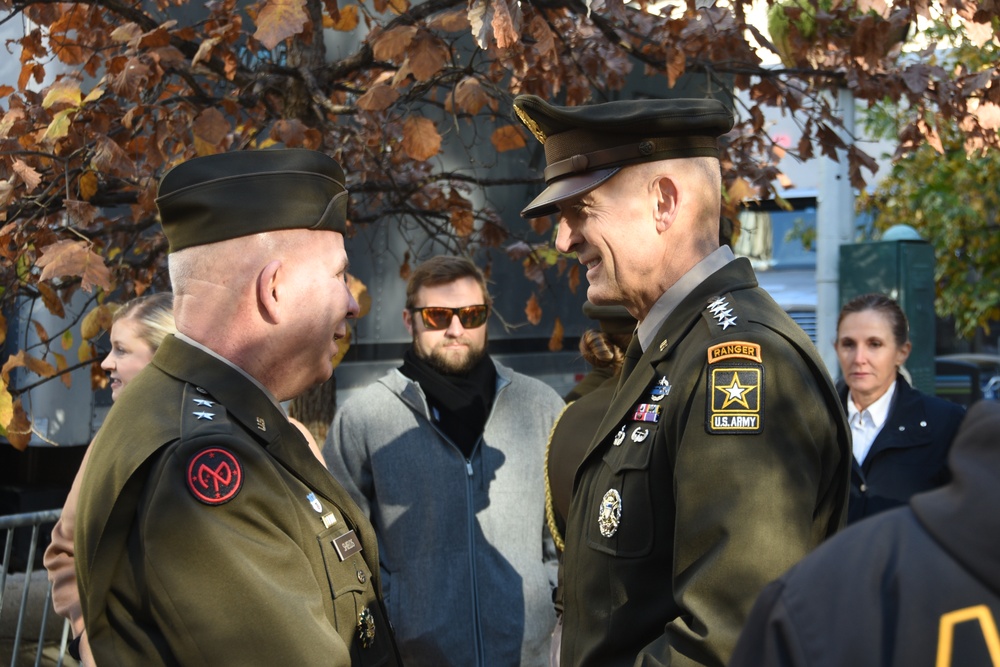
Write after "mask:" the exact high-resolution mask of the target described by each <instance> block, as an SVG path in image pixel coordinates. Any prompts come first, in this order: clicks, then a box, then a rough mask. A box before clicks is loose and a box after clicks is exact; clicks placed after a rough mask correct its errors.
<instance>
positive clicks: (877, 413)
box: [847, 380, 896, 429]
mask: <svg viewBox="0 0 1000 667" xmlns="http://www.w3.org/2000/svg"><path fill="white" fill-rule="evenodd" d="M895 393H896V381H895V380H893V381H892V384H890V385H889V388H888V389H887V390H886V391H885V393H884V394H882V395H881V396H880V397H879V398H878V400H877V401H875V402H874V403H872V404H871V405H869V406H868V407H867V408H865V409H864V410H858V407H857V406H856V405H854V399H853V398H852V397H851V394H850V392H848V394H847V419H848V421H849V422H850V423H852V424H853V423H854V417H855V415H857V414H858V413H859V412H860V413H861V414H862V415H864V413H866V412H867V413H868V416H869V417H871V420H872V423H873V424H874V425H875V428H879V429H881V428H882V426H883V424H885V420H886V419H888V418H889V406H891V405H892V396H893V394H895Z"/></svg>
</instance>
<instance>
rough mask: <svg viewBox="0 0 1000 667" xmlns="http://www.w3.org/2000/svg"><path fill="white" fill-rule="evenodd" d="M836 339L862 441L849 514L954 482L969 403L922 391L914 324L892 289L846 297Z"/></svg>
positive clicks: (844, 390)
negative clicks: (951, 465) (951, 456)
mask: <svg viewBox="0 0 1000 667" xmlns="http://www.w3.org/2000/svg"><path fill="white" fill-rule="evenodd" d="M834 345H835V347H836V349H837V359H838V361H839V362H840V371H841V374H842V376H843V383H842V384H841V385H840V387H839V388H840V398H841V400H842V401H843V403H844V407H845V408H846V410H847V416H848V421H849V422H850V425H851V434H852V436H853V445H854V462H853V465H852V470H851V496H850V503H849V506H848V513H847V522H848V523H853V522H855V521H858V520H860V519H863V518H865V517H868V516H871V515H872V514H876V513H878V512H882V511H884V510H887V509H890V508H892V507H896V506H898V505H902V504H904V503H905V502H906V501H907V500H909V498H910V496H912V495H913V494H915V493H920V492H921V491H928V490H930V489H933V488H935V487H938V486H941V485H943V484H945V483H947V481H948V479H949V472H948V466H947V458H948V448H949V447H950V446H951V441H952V440H953V439H954V437H955V432H956V431H957V430H958V425H959V423H960V422H961V421H962V417H963V415H964V414H965V409H964V408H963V407H962V406H960V405H957V404H955V403H951V402H949V401H945V400H943V399H940V398H936V397H934V396H927V395H925V394H923V393H921V392H920V391H918V390H917V389H914V388H913V387H911V386H910V384H909V383H908V382H907V381H906V378H904V377H903V374H902V373H901V372H900V369H901V368H902V366H903V364H904V363H906V359H907V357H909V355H910V349H911V347H912V345H911V343H910V339H909V324H908V322H907V320H906V315H905V313H903V310H902V308H900V307H899V304H898V303H896V301H894V300H893V299H890V298H889V297H887V296H885V295H884V294H878V293H872V294H863V295H861V296H858V297H855V298H854V299H851V300H850V301H848V302H847V303H846V304H844V307H843V308H842V309H841V311H840V317H839V319H838V321H837V340H836V342H835V344H834Z"/></svg>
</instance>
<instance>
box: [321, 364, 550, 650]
mask: <svg viewBox="0 0 1000 667" xmlns="http://www.w3.org/2000/svg"><path fill="white" fill-rule="evenodd" d="M494 363H495V364H496V367H497V392H496V398H495V400H494V402H493V409H492V411H491V412H490V416H489V418H488V419H487V422H486V430H485V432H484V433H483V437H482V438H480V440H479V442H478V443H477V444H476V446H475V448H474V449H473V454H472V457H471V458H469V459H466V458H465V457H464V456H463V454H462V453H461V451H460V450H459V448H458V447H457V446H455V445H454V444H453V443H452V442H451V441H450V440H449V439H448V438H447V437H446V436H445V435H444V434H443V433H441V432H440V431H439V430H437V428H435V427H434V425H433V424H432V423H431V420H430V416H429V410H428V406H427V400H426V398H425V396H424V393H423V391H422V390H421V388H420V386H419V385H418V384H417V383H416V382H414V381H412V380H410V379H409V378H407V377H406V376H404V375H403V374H402V373H400V372H399V371H398V370H392V371H390V372H389V373H387V374H386V375H385V376H383V377H382V378H381V379H380V380H379V381H378V382H375V383H374V384H372V385H369V386H368V387H365V388H364V389H362V390H361V391H359V392H357V393H356V394H354V395H352V396H351V397H350V398H349V399H348V400H347V401H345V402H344V404H343V405H342V406H340V408H339V409H338V411H337V415H336V417H335V418H334V420H333V424H332V425H331V427H330V431H329V433H328V434H327V438H326V443H325V445H324V447H323V454H324V456H325V457H326V461H327V465H328V466H329V468H330V470H331V472H332V473H333V474H334V475H335V476H336V477H337V479H338V480H339V481H340V482H341V484H343V485H344V487H345V488H346V489H347V490H348V492H349V493H350V494H351V496H353V497H354V500H355V501H356V502H357V503H358V505H359V506H360V507H361V509H362V510H364V511H365V512H366V513H367V514H368V516H369V518H370V519H371V522H372V524H373V525H374V526H375V532H376V534H377V536H378V542H379V556H380V562H381V570H382V588H383V593H384V596H385V600H386V605H387V607H388V613H389V620H390V622H391V623H392V625H393V629H394V630H395V633H396V639H397V642H398V644H399V647H400V651H401V653H402V656H403V661H404V664H406V665H407V667H421V666H428V667H447V666H448V665H455V666H456V667H459V666H460V667H471V666H473V665H477V666H481V667H507V666H514V665H523V666H525V667H535V666H538V667H543V666H545V665H547V664H548V644H549V636H550V633H551V631H552V628H553V625H554V624H555V612H554V610H553V606H552V588H553V587H554V586H555V578H556V560H555V558H556V557H555V552H554V549H553V548H552V547H551V538H550V537H549V535H548V532H547V529H546V527H545V516H544V514H545V486H544V477H543V475H544V455H545V444H546V442H547V441H548V436H549V432H550V430H551V429H552V425H553V424H554V423H555V420H556V418H557V417H558V415H559V413H560V412H561V410H562V409H563V407H564V403H563V401H562V399H561V398H560V397H559V395H558V394H557V393H556V392H555V390H553V389H552V388H550V387H549V386H548V385H546V384H544V383H543V382H540V381H538V380H535V379H533V378H530V377H527V376H525V375H521V374H520V373H516V372H514V371H512V370H511V369H509V368H507V367H505V366H503V365H502V364H499V363H497V362H496V361H495V360H494Z"/></svg>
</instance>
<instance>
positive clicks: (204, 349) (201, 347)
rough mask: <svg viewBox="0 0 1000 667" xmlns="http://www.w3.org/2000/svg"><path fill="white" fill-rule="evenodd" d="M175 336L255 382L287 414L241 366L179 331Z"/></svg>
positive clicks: (275, 399) (272, 396) (270, 394)
mask: <svg viewBox="0 0 1000 667" xmlns="http://www.w3.org/2000/svg"><path fill="white" fill-rule="evenodd" d="M174 336H176V337H177V338H178V339H180V340H182V341H184V342H185V343H187V344H188V345H191V346H192V347H196V348H198V349H199V350H201V351H202V352H204V353H205V354H208V355H211V356H213V357H215V358H216V359H218V360H219V361H221V362H222V363H224V364H226V365H227V366H229V367H230V368H232V369H234V370H236V371H238V372H239V373H240V374H241V375H243V377H245V378H246V379H248V380H250V382H253V383H254V385H255V386H256V387H257V388H258V389H260V390H261V391H262V392H264V395H265V396H267V398H268V400H270V401H271V402H272V403H274V405H275V406H277V408H278V410H280V411H281V413H282V414H285V411H284V409H283V408H282V407H281V403H279V402H278V399H277V398H275V397H274V394H272V393H271V392H270V391H268V389H267V387H265V386H264V385H262V384H261V383H260V382H257V379H256V378H254V377H253V376H252V375H250V374H249V373H247V372H246V371H245V370H243V369H242V368H240V367H239V366H237V365H236V364H234V363H233V362H231V361H229V359H226V358H225V357H224V356H222V355H221V354H219V353H218V352H216V351H215V350H212V349H210V348H207V347H205V346H204V345H202V344H201V343H199V342H198V341H196V340H194V339H192V338H189V337H188V336H185V335H184V334H182V333H181V332H179V331H178V332H176V333H175V334H174Z"/></svg>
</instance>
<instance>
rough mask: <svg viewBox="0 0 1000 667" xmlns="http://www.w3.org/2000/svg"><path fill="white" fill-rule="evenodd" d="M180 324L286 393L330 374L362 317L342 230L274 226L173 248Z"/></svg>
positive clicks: (280, 394) (189, 333)
mask: <svg viewBox="0 0 1000 667" xmlns="http://www.w3.org/2000/svg"><path fill="white" fill-rule="evenodd" d="M168 262H169V269H170V280H171V283H172V284H173V290H174V294H175V306H174V312H175V319H176V322H177V330H178V331H179V332H181V333H183V334H184V335H186V336H189V337H190V338H192V339H193V340H195V341H197V342H199V343H201V344H202V345H205V346H206V347H208V348H209V349H211V350H213V351H214V352H216V353H218V354H220V355H221V356H223V357H225V358H226V359H228V360H230V361H232V362H233V363H234V364H236V365H237V366H239V367H240V368H242V369H243V370H245V371H246V372H248V373H249V374H250V375H252V376H253V377H254V378H256V379H257V380H258V381H259V382H261V384H263V385H264V386H266V387H268V389H270V390H271V391H272V392H273V393H274V394H275V395H276V396H277V397H278V398H279V399H280V400H284V399H286V398H291V397H293V396H296V395H298V394H299V393H301V392H302V391H304V390H305V389H307V388H309V387H310V386H312V385H314V384H318V383H320V382H323V381H324V380H326V379H327V378H329V376H330V374H331V373H332V371H333V367H332V365H331V359H332V358H333V356H334V355H335V354H336V352H337V343H336V341H337V340H339V339H341V338H343V337H344V336H345V335H346V333H347V330H346V327H347V325H346V320H347V319H348V318H351V317H355V316H356V315H357V312H358V305H357V302H356V301H355V300H354V297H353V296H351V294H350V291H349V290H348V289H347V284H346V279H347V254H346V252H345V251H344V239H343V236H342V235H341V234H339V233H336V232H330V231H315V230H305V229H292V230H281V231H270V232H264V233H259V234H254V235H250V236H244V237H239V238H234V239H229V240H225V241H220V242H217V243H212V244H208V245H201V246H194V247H190V248H185V249H183V250H180V251H177V252H174V253H171V254H170V255H169V257H168Z"/></svg>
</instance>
